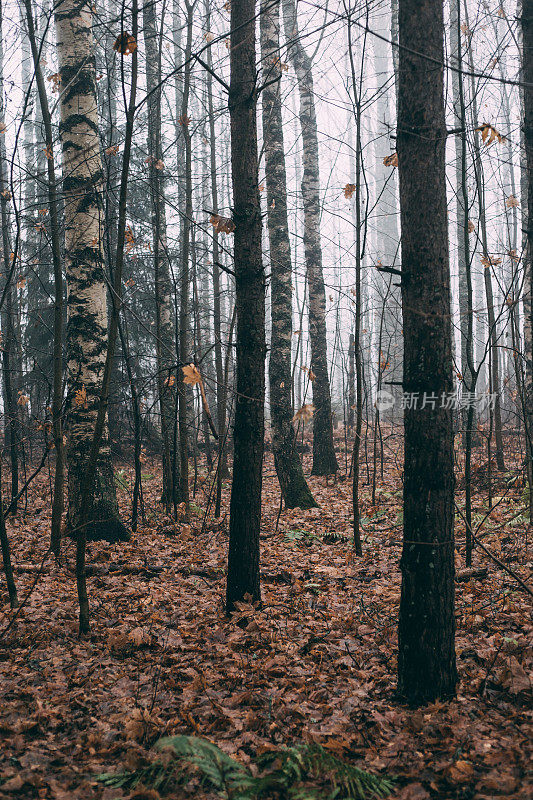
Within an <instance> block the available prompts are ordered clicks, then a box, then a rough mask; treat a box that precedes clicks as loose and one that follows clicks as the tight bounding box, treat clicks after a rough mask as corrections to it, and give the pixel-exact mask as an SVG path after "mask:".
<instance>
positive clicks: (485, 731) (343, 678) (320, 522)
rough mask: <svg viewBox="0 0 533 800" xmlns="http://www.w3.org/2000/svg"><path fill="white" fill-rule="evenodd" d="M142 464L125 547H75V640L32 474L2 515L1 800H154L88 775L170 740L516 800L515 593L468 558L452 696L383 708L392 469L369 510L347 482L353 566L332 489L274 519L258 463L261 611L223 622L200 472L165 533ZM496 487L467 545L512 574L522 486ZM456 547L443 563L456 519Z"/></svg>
mask: <svg viewBox="0 0 533 800" xmlns="http://www.w3.org/2000/svg"><path fill="white" fill-rule="evenodd" d="M145 466H146V475H145V480H144V491H145V506H146V522H145V523H144V524H142V525H141V526H140V527H139V530H138V531H137V532H136V533H135V534H134V535H133V537H132V541H131V542H130V543H128V544H120V545H113V546H111V545H108V544H106V543H93V544H90V545H89V546H88V562H89V564H90V567H89V571H90V574H91V576H90V578H89V592H90V602H91V613H92V632H91V636H90V638H89V639H87V640H80V639H79V638H78V636H77V605H76V585H75V580H74V576H73V569H74V551H73V545H72V543H71V542H67V543H66V544H65V551H64V556H63V558H62V560H61V563H56V562H54V561H53V560H52V559H51V558H50V557H49V556H48V557H47V558H45V560H44V562H43V557H44V555H45V553H46V550H47V547H48V537H49V495H48V492H49V485H48V482H47V480H45V479H44V478H43V479H42V480H41V479H40V478H39V479H38V481H37V482H36V483H35V484H34V485H32V487H31V489H30V492H29V501H28V504H27V508H26V511H24V510H21V511H20V512H19V514H18V515H17V516H16V517H15V518H14V519H12V520H11V521H9V523H8V533H9V536H10V539H11V541H12V543H13V551H14V562H15V565H16V579H17V584H18V591H19V597H20V599H21V600H23V601H24V603H23V606H22V609H21V610H19V611H18V612H17V614H16V618H14V615H13V612H11V611H10V609H9V607H8V605H7V604H6V600H7V597H6V592H5V585H4V583H3V582H2V584H1V585H0V590H1V592H2V594H1V595H0V612H1V613H0V714H1V717H0V798H2V800H3V798H11V797H24V798H30V797H38V798H56V800H66V798H88V799H89V800H90V799H92V798H94V800H99V799H100V798H101V799H102V800H111V798H120V797H137V798H139V800H141V798H157V797H158V796H159V795H158V794H157V792H154V791H149V792H143V791H137V792H136V793H135V792H134V793H132V794H128V792H127V791H123V790H121V789H112V788H109V787H103V786H102V785H101V784H99V783H98V782H97V781H96V780H95V776H96V775H98V774H99V773H102V772H110V771H116V770H121V769H125V768H130V769H131V768H135V767H137V766H139V765H143V764H146V763H147V760H149V759H150V758H151V755H150V746H151V745H152V744H153V743H155V741H156V740H157V739H158V738H159V737H161V736H169V735H175V734H182V733H185V734H195V735H198V736H203V737H206V738H208V739H210V740H211V741H213V742H215V743H216V744H217V745H218V746H219V747H221V748H222V749H223V750H225V751H226V752H227V753H229V754H231V755H233V756H235V757H236V758H237V759H239V760H241V761H242V762H244V763H249V762H250V760H251V759H253V758H254V756H255V755H256V754H257V753H258V752H259V753H260V752H264V751H265V750H266V749H268V748H272V747H278V746H279V745H282V744H293V743H297V742H301V741H302V740H304V741H315V742H317V743H320V744H322V745H325V746H326V747H327V748H329V749H331V751H332V752H334V753H335V754H339V755H341V756H342V757H343V758H346V759H347V760H349V761H350V763H353V764H356V765H357V766H360V767H362V768H364V769H367V770H369V771H372V772H374V773H377V774H387V775H391V776H395V777H396V778H397V791H396V792H395V794H394V795H393V797H397V798H403V800H423V799H424V798H436V797H438V798H477V800H483V799H484V798H491V797H498V798H524V800H525V798H527V797H531V794H530V792H531V786H532V783H531V774H529V776H528V765H531V762H532V759H531V755H532V752H531V750H532V737H531V732H532V728H531V698H532V667H533V655H532V638H531V634H532V632H533V626H532V622H531V602H530V600H531V598H530V597H528V595H527V594H526V593H524V591H523V590H521V589H519V587H518V586H517V584H516V582H515V581H514V580H513V579H512V578H511V577H510V576H509V575H507V574H506V573H505V571H503V570H502V569H501V568H499V567H498V566H497V565H496V564H494V563H493V562H491V561H490V559H488V558H487V557H486V556H485V555H483V554H482V553H480V552H479V551H476V553H475V562H474V563H475V566H476V567H486V568H487V569H488V572H487V574H486V576H485V577H481V578H473V579H471V580H461V582H459V583H458V584H457V655H458V668H459V672H460V680H461V682H460V686H459V690H458V694H457V698H456V699H455V700H453V701H452V702H449V703H434V704H432V705H429V706H426V707H424V708H420V709H417V710H411V709H409V708H407V707H406V706H404V705H402V704H401V703H399V702H398V700H397V699H396V697H395V670H396V646H397V642H396V626H397V617H398V605H399V590H400V571H399V557H400V542H401V530H402V520H401V483H400V479H399V477H397V476H395V475H392V474H390V475H389V474H385V476H384V479H383V480H382V481H380V482H378V484H377V492H376V496H375V501H374V503H373V504H371V494H370V489H369V487H366V486H363V488H362V496H363V519H362V524H363V527H364V540H363V541H364V550H365V552H364V556H363V558H361V559H356V558H354V556H353V552H352V548H351V523H350V495H351V487H350V483H349V481H348V480H342V479H341V480H339V481H337V483H336V484H334V485H333V484H332V483H331V481H330V484H329V485H326V481H325V479H323V478H314V479H311V480H310V485H311V487H312V490H313V492H314V494H315V497H316V498H317V500H318V501H319V503H320V508H317V509H311V510H309V511H305V512H303V511H300V510H298V509H297V510H293V511H283V512H282V513H281V514H280V515H279V519H278V511H279V491H278V487H277V482H276V478H275V476H274V470H273V467H272V463H271V461H270V458H269V459H267V464H266V474H267V477H266V479H265V494H264V520H263V529H262V535H261V547H262V566H261V569H262V591H263V605H262V608H261V609H260V610H259V609H255V608H252V607H251V606H247V605H243V607H242V609H241V610H240V611H239V613H237V614H235V615H234V616H233V618H231V619H227V618H226V617H225V616H224V613H223V599H224V589H225V578H224V575H225V561H226V553H227V545H228V534H227V519H226V518H225V517H222V518H221V519H219V520H213V519H211V518H207V519H205V518H204V513H203V510H204V509H205V507H206V495H207V493H208V490H209V487H210V485H211V481H212V478H205V481H204V483H203V485H202V481H200V483H199V489H198V492H197V494H196V498H195V503H194V505H193V507H192V510H193V517H192V519H191V521H190V523H188V524H185V523H182V522H180V523H177V524H176V523H173V522H172V520H170V519H168V518H166V517H165V515H164V514H163V512H162V510H161V508H160V506H159V503H158V502H157V493H158V486H159V478H158V475H157V474H156V467H155V466H150V465H149V464H147V465H145ZM118 477H119V485H120V494H121V501H122V504H123V508H124V511H125V513H127V510H128V501H129V497H128V487H129V485H130V484H131V475H130V473H129V471H128V469H127V468H125V469H123V470H119V472H118ZM364 477H365V475H363V478H364ZM39 481H40V482H39ZM495 491H496V492H498V491H499V492H500V497H496V498H495V500H494V502H495V503H496V509H495V511H494V512H493V513H492V514H491V515H490V516H488V517H487V519H486V520H485V521H484V522H483V519H484V517H485V514H486V511H487V507H486V506H484V505H483V494H482V493H478V495H477V496H476V517H475V519H476V521H478V522H481V523H482V527H481V528H480V534H479V535H480V536H482V537H483V542H484V543H485V544H486V546H487V547H489V548H490V549H491V550H492V551H493V552H495V554H497V555H498V558H499V559H500V560H501V561H502V562H503V563H506V564H508V565H509V566H510V567H511V568H512V569H513V570H515V571H516V572H517V573H518V574H519V575H520V576H521V577H522V578H523V579H524V580H528V579H529V580H531V579H530V578H529V574H530V572H531V561H529V562H528V554H527V545H528V541H527V537H528V528H527V525H526V522H525V520H524V518H523V517H522V516H521V515H520V510H521V508H523V500H522V498H521V492H522V489H521V488H520V487H519V486H518V482H514V483H512V484H511V485H506V484H505V482H504V488H503V489H501V487H500V488H498V487H496V489H495ZM226 499H227V498H226ZM532 535H533V534H532V532H531V530H529V537H531V536H532ZM457 538H458V547H457V566H458V568H460V569H462V568H463V567H464V563H463V545H464V527H463V526H462V523H461V520H460V517H459V518H458V523H457ZM529 558H530V557H529ZM41 562H42V563H41ZM2 604H3V605H2ZM243 620H244V622H243ZM180 791H181V790H180ZM184 796H195V797H198V798H201V797H203V796H204V795H203V794H202V792H201V790H200V789H199V787H198V786H197V785H194V781H193V784H191V785H189V786H188V787H187V788H186V789H184V790H183V791H181V793H177V794H176V793H175V794H173V795H172V797H176V798H181V797H184Z"/></svg>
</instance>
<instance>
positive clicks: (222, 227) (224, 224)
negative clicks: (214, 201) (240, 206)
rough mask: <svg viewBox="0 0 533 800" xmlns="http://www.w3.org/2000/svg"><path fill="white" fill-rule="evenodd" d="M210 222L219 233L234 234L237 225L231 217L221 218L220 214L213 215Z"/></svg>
mask: <svg viewBox="0 0 533 800" xmlns="http://www.w3.org/2000/svg"><path fill="white" fill-rule="evenodd" d="M209 222H210V223H211V225H212V226H213V228H214V229H215V231H216V232H217V233H233V231H234V230H235V223H234V222H233V220H232V219H231V217H221V216H220V214H211V216H210V217H209Z"/></svg>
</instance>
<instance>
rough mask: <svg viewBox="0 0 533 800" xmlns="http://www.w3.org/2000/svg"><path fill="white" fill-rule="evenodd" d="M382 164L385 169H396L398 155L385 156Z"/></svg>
mask: <svg viewBox="0 0 533 800" xmlns="http://www.w3.org/2000/svg"><path fill="white" fill-rule="evenodd" d="M383 163H384V164H385V166H386V167H397V166H398V153H391V154H390V156H385V158H384V159H383Z"/></svg>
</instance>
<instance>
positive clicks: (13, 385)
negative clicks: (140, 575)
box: [0, 5, 21, 507]
mask: <svg viewBox="0 0 533 800" xmlns="http://www.w3.org/2000/svg"><path fill="white" fill-rule="evenodd" d="M2 12H3V8H2V6H1V5H0V14H2ZM2 22H3V18H2V16H0V124H1V125H2V126H3V128H5V111H4V42H3V38H2V36H3V30H2V27H1V23H2ZM10 202H11V191H10V184H9V176H8V164H7V155H6V144H5V136H1V137H0V209H1V221H2V263H3V270H2V272H3V281H2V284H3V285H2V291H3V292H4V294H5V299H4V305H3V307H2V314H1V319H2V369H3V390H4V409H5V427H4V430H5V440H6V444H7V443H9V454H10V460H11V500H12V502H13V500H14V498H16V497H17V494H18V485H19V455H20V445H21V425H20V416H19V406H18V405H17V374H16V373H17V369H16V361H17V357H16V339H15V337H16V330H15V327H16V326H15V318H14V315H15V313H16V312H15V303H16V298H15V291H16V289H15V280H16V278H15V268H16V265H15V264H13V263H12V258H11V243H10V235H9V234H10V213H9V208H10ZM15 507H16V502H15Z"/></svg>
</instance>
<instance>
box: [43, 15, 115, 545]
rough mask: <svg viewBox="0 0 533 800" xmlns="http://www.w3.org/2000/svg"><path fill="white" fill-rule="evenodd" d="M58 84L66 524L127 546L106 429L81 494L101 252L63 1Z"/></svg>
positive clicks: (96, 167) (83, 83)
mask: <svg viewBox="0 0 533 800" xmlns="http://www.w3.org/2000/svg"><path fill="white" fill-rule="evenodd" d="M55 23H56V34H57V58H58V64H59V73H60V76H61V97H60V110H61V124H60V138H61V145H62V153H63V193H64V201H65V252H66V276H67V286H68V297H67V369H68V445H67V462H68V516H69V526H70V528H71V529H72V530H73V532H74V533H75V534H76V535H79V527H80V524H81V521H82V520H85V521H86V523H84V525H85V532H86V534H87V538H89V539H107V540H109V541H118V540H122V539H125V538H129V534H128V532H127V531H126V529H125V528H124V526H123V525H122V523H121V522H120V519H119V510H118V503H117V496H116V490H115V483H114V477H113V466H112V463H111V451H110V446H109V436H108V432H107V426H104V430H103V435H102V438H101V442H100V447H99V452H98V460H97V468H96V470H95V473H94V481H93V486H92V491H91V492H89V493H88V494H87V497H86V498H85V502H86V503H87V504H88V505H86V506H85V507H84V508H82V505H81V503H82V495H83V491H82V487H83V486H84V484H85V473H86V469H87V464H88V458H89V453H90V450H91V444H92V441H93V434H94V430H95V424H96V420H97V416H98V405H99V395H100V388H101V383H102V378H103V374H104V364H105V356H106V348H107V297H106V282H105V275H104V255H103V248H102V233H103V219H104V218H103V203H102V164H101V159H100V143H99V139H98V116H97V105H96V70H95V61H94V42H93V36H92V31H91V23H92V5H91V3H90V0H82V1H81V2H80V0H63V2H61V3H60V4H59V5H58V6H56V9H55Z"/></svg>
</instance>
